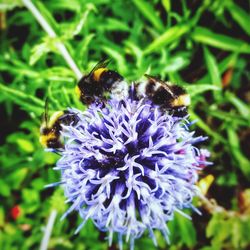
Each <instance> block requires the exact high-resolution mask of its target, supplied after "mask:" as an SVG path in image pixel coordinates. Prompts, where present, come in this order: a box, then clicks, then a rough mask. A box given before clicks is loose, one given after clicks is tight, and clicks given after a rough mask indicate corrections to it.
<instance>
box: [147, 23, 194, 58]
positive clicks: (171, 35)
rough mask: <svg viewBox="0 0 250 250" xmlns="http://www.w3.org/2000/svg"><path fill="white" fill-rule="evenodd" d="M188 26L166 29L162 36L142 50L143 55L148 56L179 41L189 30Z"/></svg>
mask: <svg viewBox="0 0 250 250" xmlns="http://www.w3.org/2000/svg"><path fill="white" fill-rule="evenodd" d="M190 27H191V26H190V25H187V24H186V25H185V24H181V25H176V26H174V27H171V28H169V29H167V30H166V31H165V32H164V33H163V34H162V35H160V36H159V37H157V38H156V39H155V40H154V41H153V42H152V43H150V44H149V45H148V47H147V48H146V49H145V50H144V53H145V54H149V53H151V52H153V51H156V50H159V49H161V48H162V47H165V46H166V45H168V44H170V43H172V42H174V41H178V40H180V38H181V37H182V36H183V35H184V34H186V33H187V32H188V31H189V30H190Z"/></svg>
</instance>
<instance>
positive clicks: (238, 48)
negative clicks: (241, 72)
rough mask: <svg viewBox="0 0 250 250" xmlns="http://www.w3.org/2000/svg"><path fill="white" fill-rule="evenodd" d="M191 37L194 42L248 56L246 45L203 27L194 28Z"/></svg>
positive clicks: (249, 49)
mask: <svg viewBox="0 0 250 250" xmlns="http://www.w3.org/2000/svg"><path fill="white" fill-rule="evenodd" d="M191 37H192V39H193V40H194V41H196V42H199V43H202V44H206V45H210V46H212V47H215V48H219V49H222V50H227V51H233V52H237V53H246V54H250V45H249V44H248V43H246V42H244V41H242V40H239V39H235V38H232V37H229V36H226V35H221V34H217V33H214V32H213V31H211V30H209V29H207V28H204V27H196V28H195V29H194V31H193V33H192V35H191Z"/></svg>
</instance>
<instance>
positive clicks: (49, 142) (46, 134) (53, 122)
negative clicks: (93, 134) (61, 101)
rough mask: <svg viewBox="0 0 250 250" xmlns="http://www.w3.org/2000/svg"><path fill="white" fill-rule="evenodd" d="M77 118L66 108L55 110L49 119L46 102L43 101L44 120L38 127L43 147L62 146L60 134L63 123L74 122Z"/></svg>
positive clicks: (54, 147)
mask: <svg viewBox="0 0 250 250" xmlns="http://www.w3.org/2000/svg"><path fill="white" fill-rule="evenodd" d="M77 122H78V118H77V116H76V115H75V114H73V113H70V111H68V110H64V111H57V112H55V113H54V114H53V115H52V116H51V117H50V119H49V117H48V102H47V100H46V102H45V113H44V121H43V123H42V126H41V128H40V143H41V144H42V145H43V146H44V147H45V148H53V149H59V148H63V143H62V141H61V138H60V135H61V130H62V124H63V125H70V124H76V123H77Z"/></svg>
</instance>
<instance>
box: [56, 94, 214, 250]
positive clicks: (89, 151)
mask: <svg viewBox="0 0 250 250" xmlns="http://www.w3.org/2000/svg"><path fill="white" fill-rule="evenodd" d="M70 112H72V113H74V114H76V115H77V117H78V118H79V121H78V123H77V124H74V125H73V124H71V125H70V126H63V130H62V136H63V138H64V140H65V148H64V150H63V151H62V152H61V154H62V156H61V158H60V160H59V161H58V163H57V167H56V169H58V170H61V173H62V180H61V183H62V185H63V187H64V190H65V196H66V197H67V201H68V202H69V203H70V204H71V207H70V208H69V210H68V211H67V212H66V213H65V215H64V217H65V216H67V215H68V214H69V213H70V212H72V211H73V210H76V211H78V212H79V214H80V216H81V217H82V219H83V222H82V223H81V225H80V226H79V227H78V229H77V230H76V232H79V230H80V229H81V228H82V226H83V225H84V223H85V222H86V221H87V220H88V219H92V220H93V222H94V223H95V225H96V226H97V227H98V228H99V229H100V230H102V231H108V234H109V243H110V244H111V243H112V238H113V234H114V233H117V234H118V240H119V247H120V249H121V248H122V241H123V239H125V240H126V241H130V248H131V249H133V245H134V239H136V238H139V237H140V236H141V235H142V234H143V233H144V232H145V231H148V233H149V235H150V237H151V238H152V240H153V242H154V243H155V245H156V244H157V242H156V239H155V236H154V230H155V229H157V230H160V231H161V232H162V234H163V235H164V237H165V239H166V240H167V241H168V235H169V232H168V228H167V226H166V222H168V221H170V220H172V219H173V214H174V212H179V213H182V212H181V210H182V209H183V208H187V207H191V208H192V205H191V202H192V198H193V196H194V195H195V194H196V191H197V188H196V186H195V183H196V182H197V178H198V174H197V170H199V169H200V166H205V165H208V164H209V163H208V162H207V161H206V157H201V153H200V152H201V151H200V150H199V149H197V148H196V144H197V143H199V142H201V141H203V140H204V139H205V138H204V137H195V136H194V132H192V131H190V130H189V126H190V123H189V122H188V121H187V119H182V118H179V117H176V116H173V115H170V114H168V113H167V112H166V111H163V110H161V109H160V108H159V107H158V106H156V105H154V104H153V103H152V102H151V101H150V100H148V99H146V98H142V99H141V100H136V99H135V98H133V94H131V95H130V97H128V98H125V99H123V100H116V99H111V100H109V101H108V102H107V104H106V105H105V106H103V105H98V104H92V105H91V106H90V107H89V108H88V109H87V110H86V111H80V110H77V109H70Z"/></svg>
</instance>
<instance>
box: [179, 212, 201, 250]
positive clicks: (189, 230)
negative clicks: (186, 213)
mask: <svg viewBox="0 0 250 250" xmlns="http://www.w3.org/2000/svg"><path fill="white" fill-rule="evenodd" d="M175 219H176V220H177V224H178V230H179V231H180V236H181V241H182V242H183V243H184V244H185V245H186V246H188V247H189V248H192V247H193V246H195V244H196V242H197V240H196V231H195V228H194V226H193V224H192V221H190V220H188V219H187V218H184V217H183V216H181V215H179V214H176V215H175Z"/></svg>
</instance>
